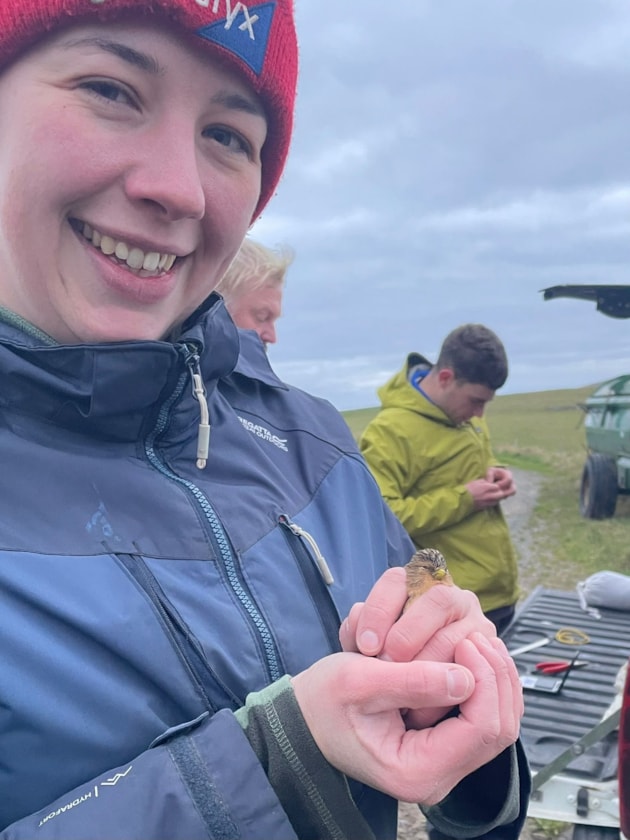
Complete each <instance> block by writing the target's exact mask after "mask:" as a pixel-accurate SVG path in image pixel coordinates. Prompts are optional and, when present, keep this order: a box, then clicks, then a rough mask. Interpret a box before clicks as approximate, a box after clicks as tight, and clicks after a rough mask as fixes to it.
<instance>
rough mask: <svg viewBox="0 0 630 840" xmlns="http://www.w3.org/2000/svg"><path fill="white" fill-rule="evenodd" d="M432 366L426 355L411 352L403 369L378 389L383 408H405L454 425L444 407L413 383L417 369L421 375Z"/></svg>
mask: <svg viewBox="0 0 630 840" xmlns="http://www.w3.org/2000/svg"><path fill="white" fill-rule="evenodd" d="M432 367H433V365H432V363H431V362H430V361H429V360H428V359H427V358H426V357H425V356H422V355H421V354H420V353H409V355H408V356H407V359H406V360H405V364H404V365H403V367H402V369H401V370H399V371H398V373H396V374H394V376H392V378H391V379H390V380H388V381H387V382H386V383H385V384H384V385H383V386H381V387H380V388H379V389H378V391H377V393H378V396H379V399H380V400H381V406H382V408H403V409H406V410H408V411H413V412H415V413H416V414H421V415H422V416H424V417H429V418H431V420H435V421H437V422H439V423H445V424H447V425H449V426H452V425H453V423H452V422H451V420H450V419H449V418H448V416H447V415H446V414H445V413H444V412H443V411H442V409H441V408H439V407H438V406H437V405H435V403H433V402H431V400H430V399H428V398H427V397H425V395H424V394H423V393H421V392H420V391H418V389H417V388H415V387H414V386H413V385H412V384H411V381H410V379H411V376H412V374H414V373H415V372H417V371H418V372H420V374H421V375H422V374H427V373H428V372H429V371H430V370H431V368H432Z"/></svg>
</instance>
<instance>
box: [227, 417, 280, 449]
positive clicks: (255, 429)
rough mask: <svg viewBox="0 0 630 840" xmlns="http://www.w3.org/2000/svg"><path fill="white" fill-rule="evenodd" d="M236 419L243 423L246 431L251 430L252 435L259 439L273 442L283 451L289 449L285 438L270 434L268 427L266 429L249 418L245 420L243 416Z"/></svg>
mask: <svg viewBox="0 0 630 840" xmlns="http://www.w3.org/2000/svg"><path fill="white" fill-rule="evenodd" d="M238 419H239V420H240V421H241V423H242V424H243V428H245V429H247V431H248V432H251V433H252V434H253V435H256V437H259V438H261V440H266V441H268V443H273V445H274V446H277V447H278V449H282V451H283V452H288V451H289V447H288V446H287V439H286V438H280V437H278V435H274V434H272V433H271V432H270V431H269V429H266V428H265V427H264V426H259V425H257V424H256V423H252V422H251V420H246V419H245V418H244V417H239V418H238Z"/></svg>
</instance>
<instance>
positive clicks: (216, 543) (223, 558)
mask: <svg viewBox="0 0 630 840" xmlns="http://www.w3.org/2000/svg"><path fill="white" fill-rule="evenodd" d="M182 349H183V352H184V359H185V362H186V364H187V365H188V363H189V360H190V357H191V355H192V356H194V355H197V360H198V358H199V357H198V348H197V347H196V345H194V344H189V345H185V346H183V347H182ZM197 364H198V362H197ZM193 368H194V360H193ZM189 371H190V372H191V373H192V370H191V369H190V368H189ZM197 371H198V368H197ZM188 379H189V373H182V375H181V376H180V378H179V381H178V382H177V385H176V387H175V388H174V390H173V393H172V394H171V396H170V397H169V398H168V399H167V400H165V402H164V403H163V405H162V406H161V408H160V411H159V413H158V417H157V420H156V422H155V427H154V429H153V431H152V432H151V434H150V435H149V436H148V437H147V438H146V440H145V444H144V449H145V454H146V456H147V459H148V461H149V463H150V464H151V465H152V466H153V467H154V468H155V469H156V470H157V471H158V472H159V473H161V474H162V475H163V476H165V477H166V478H168V479H170V480H171V481H174V482H175V483H176V484H179V485H181V486H182V487H185V488H186V490H187V491H188V492H189V493H190V495H191V496H192V497H193V498H194V500H195V502H196V503H197V505H198V506H199V508H200V509H201V512H202V513H203V516H204V518H205V520H206V522H207V524H208V526H209V535H210V538H211V542H212V545H213V547H214V550H215V553H216V556H217V558H218V560H219V562H220V563H221V564H222V568H223V570H224V572H225V575H226V578H227V582H228V584H229V586H230V588H231V589H232V592H233V593H234V595H235V596H236V598H237V599H238V601H239V603H240V604H241V607H242V608H243V610H244V612H245V614H246V615H247V617H248V619H249V621H250V622H251V624H252V625H253V629H254V631H255V637H256V638H257V639H258V643H259V645H260V648H261V652H262V656H263V659H264V661H265V663H266V666H267V675H268V677H269V681H270V682H275V680H278V679H280V677H282V676H283V675H284V673H285V669H284V666H283V663H282V659H281V656H280V652H279V650H278V647H277V645H276V642H275V640H274V638H273V634H272V632H271V629H270V627H269V625H268V624H267V622H266V621H265V619H264V618H263V616H262V614H261V612H260V610H259V609H258V606H257V604H256V601H255V599H254V598H253V596H252V594H251V592H250V590H249V588H248V586H247V584H246V583H245V581H244V579H243V577H242V575H241V573H240V569H239V568H238V563H237V561H236V557H235V555H234V552H233V551H232V548H231V546H230V542H229V540H228V537H227V534H226V532H225V530H224V528H223V526H222V524H221V522H220V520H219V518H218V516H217V515H216V513H215V511H214V509H213V507H212V505H211V504H210V501H209V500H208V498H207V497H206V495H205V494H204V493H203V492H202V490H201V489H200V488H199V487H198V486H197V485H196V484H194V483H193V482H192V481H188V480H187V479H185V478H182V477H181V476H179V475H177V473H174V472H173V471H172V470H171V469H169V467H168V466H167V465H166V464H165V463H164V462H163V461H162V459H161V458H160V456H159V455H158V453H157V452H156V450H155V442H156V440H157V438H158V437H159V436H160V435H161V434H162V433H163V432H164V430H165V429H166V427H167V425H168V419H169V416H170V413H171V410H172V408H173V405H174V404H175V403H176V402H177V400H178V399H179V398H180V396H181V394H182V393H183V391H184V390H185V388H186V383H187V381H188ZM193 387H195V386H193ZM202 419H203V418H202Z"/></svg>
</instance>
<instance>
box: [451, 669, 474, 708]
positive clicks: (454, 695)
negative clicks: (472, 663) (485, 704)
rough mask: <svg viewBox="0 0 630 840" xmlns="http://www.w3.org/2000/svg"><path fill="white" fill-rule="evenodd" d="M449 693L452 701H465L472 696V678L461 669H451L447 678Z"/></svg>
mask: <svg viewBox="0 0 630 840" xmlns="http://www.w3.org/2000/svg"><path fill="white" fill-rule="evenodd" d="M446 680H447V685H448V691H449V694H450V696H451V699H452V700H463V699H464V698H466V697H468V695H469V694H470V688H471V686H470V678H469V676H468V674H467V673H466V672H465V671H462V670H460V669H459V668H450V669H449V671H448V674H447V677H446Z"/></svg>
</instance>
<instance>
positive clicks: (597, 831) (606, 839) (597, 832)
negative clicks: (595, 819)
mask: <svg viewBox="0 0 630 840" xmlns="http://www.w3.org/2000/svg"><path fill="white" fill-rule="evenodd" d="M573 840H619V829H617V828H612V827H611V826H600V825H574V826H573Z"/></svg>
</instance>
